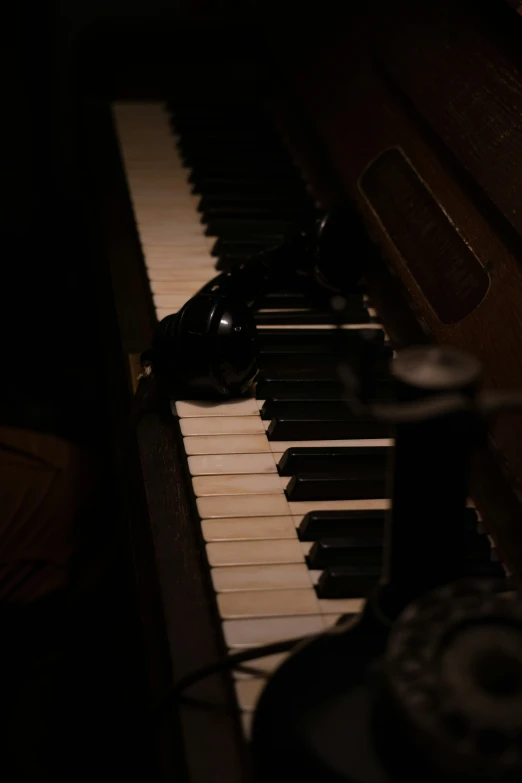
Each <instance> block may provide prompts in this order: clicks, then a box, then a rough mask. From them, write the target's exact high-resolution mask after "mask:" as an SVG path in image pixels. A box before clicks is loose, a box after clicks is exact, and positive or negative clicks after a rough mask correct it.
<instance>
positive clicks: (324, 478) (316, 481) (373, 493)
mask: <svg viewBox="0 0 522 783" xmlns="http://www.w3.org/2000/svg"><path fill="white" fill-rule="evenodd" d="M285 494H286V497H287V499H288V500H290V501H298V500H363V499H365V498H367V499H375V498H385V497H387V495H388V492H387V491H386V478H385V476H384V475H383V476H381V477H375V478H372V477H368V478H361V477H360V476H348V475H346V474H343V473H298V474H297V475H296V476H292V478H291V479H290V481H289V482H288V486H287V487H286V489H285Z"/></svg>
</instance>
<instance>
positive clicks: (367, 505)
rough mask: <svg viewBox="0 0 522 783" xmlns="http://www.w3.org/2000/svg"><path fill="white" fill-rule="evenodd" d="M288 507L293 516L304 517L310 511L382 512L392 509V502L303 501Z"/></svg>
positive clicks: (386, 500)
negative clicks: (300, 515)
mask: <svg viewBox="0 0 522 783" xmlns="http://www.w3.org/2000/svg"><path fill="white" fill-rule="evenodd" d="M288 505H289V506H290V511H291V513H292V514H295V515H296V516H297V515H299V514H302V515H303V516H304V515H305V514H308V512H309V511H381V510H386V509H388V508H390V500H389V499H388V498H383V499H381V500H378V499H377V500H313V501H312V500H303V501H299V502H295V503H289V504H288Z"/></svg>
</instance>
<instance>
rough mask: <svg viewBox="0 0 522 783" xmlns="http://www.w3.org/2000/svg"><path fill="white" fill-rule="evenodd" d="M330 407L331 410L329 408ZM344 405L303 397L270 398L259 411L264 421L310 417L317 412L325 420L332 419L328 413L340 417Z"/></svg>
mask: <svg viewBox="0 0 522 783" xmlns="http://www.w3.org/2000/svg"><path fill="white" fill-rule="evenodd" d="M330 405H331V406H332V407H331V408H330V407H329V406H330ZM346 407H347V406H346V403H345V402H343V401H342V400H324V399H318V400H314V399H309V398H306V397H305V396H303V397H298V398H296V399H289V398H288V397H270V398H269V399H267V400H265V402H264V403H263V407H262V408H261V410H260V411H259V413H260V416H261V418H262V419H263V420H264V421H270V420H271V419H275V418H277V416H292V415H299V416H302V415H303V414H305V415H310V413H312V412H314V411H315V412H317V414H318V415H321V414H322V413H324V414H325V415H326V418H332V417H331V415H329V414H330V413H332V414H333V415H335V416H340V417H342V416H343V415H344V413H345V411H346Z"/></svg>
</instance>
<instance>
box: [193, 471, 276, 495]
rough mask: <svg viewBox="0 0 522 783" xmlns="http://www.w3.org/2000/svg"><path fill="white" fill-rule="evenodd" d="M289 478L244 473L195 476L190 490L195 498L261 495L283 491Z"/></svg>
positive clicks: (269, 474)
mask: <svg viewBox="0 0 522 783" xmlns="http://www.w3.org/2000/svg"><path fill="white" fill-rule="evenodd" d="M289 481H290V478H289V477H285V478H282V477H281V476H278V475H277V473H260V474H256V473H253V474H252V473H245V474H243V475H238V476H195V477H194V478H193V479H192V488H193V489H194V494H195V495H196V497H210V496H215V495H262V494H267V495H269V494H273V493H275V492H281V491H282V490H284V488H285V487H286V485H287V484H288V482H289Z"/></svg>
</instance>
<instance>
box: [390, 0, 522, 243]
mask: <svg viewBox="0 0 522 783" xmlns="http://www.w3.org/2000/svg"><path fill="white" fill-rule="evenodd" d="M489 6H490V7H489V8H488V7H487V4H486V3H480V2H479V3H477V2H474V3H473V4H471V3H469V2H467V0H439V2H437V3H422V4H421V3H418V2H415V3H413V2H411V1H410V0H407V1H406V2H403V3H402V4H401V7H400V9H397V8H394V11H393V13H392V14H390V13H387V12H386V11H384V15H383V17H382V22H383V26H384V27H385V28H386V29H385V31H384V32H383V34H382V36H380V37H379V40H378V41H377V42H376V47H375V48H376V51H377V52H378V53H379V56H380V57H382V59H383V61H384V63H385V67H386V69H387V70H388V71H389V73H390V74H392V76H393V78H394V79H395V80H396V81H397V83H398V84H399V85H400V86H401V88H402V89H404V91H405V92H406V93H407V95H408V97H409V98H410V99H411V101H412V102H413V104H414V106H415V108H416V109H417V110H419V111H420V112H421V113H422V114H423V116H424V117H425V118H426V119H427V120H428V122H429V123H430V125H431V126H432V128H433V129H434V130H435V131H436V132H437V134H438V135H439V136H440V138H441V139H442V140H443V141H444V142H445V143H446V144H447V145H448V147H449V148H450V149H451V151H452V152H453V154H454V155H455V156H456V157H457V158H458V160H459V162H460V163H461V164H462V165H463V166H464V167H465V168H466V170H467V171H468V172H469V173H470V174H471V175H472V176H473V178H474V179H475V180H476V182H477V183H478V184H479V185H480V187H481V188H483V190H484V192H485V193H486V195H487V196H488V197H489V198H490V199H491V200H492V201H493V202H494V203H495V205H496V206H497V207H498V208H499V209H500V210H501V211H502V213H503V215H504V216H505V217H506V218H507V220H509V222H510V223H511V224H512V226H513V227H514V228H515V229H516V230H517V231H518V232H521V231H522V210H521V209H520V208H519V207H520V204H521V203H522V70H521V69H520V66H521V63H520V62H519V54H520V52H518V53H517V54H518V56H517V54H511V52H510V47H509V38H510V33H511V31H510V28H511V26H512V23H513V18H512V17H511V15H510V14H509V12H508V9H504V8H500V7H494V6H493V4H491V3H490V4H489ZM504 10H505V11H506V13H505V14H503V13H500V12H504ZM388 24H389V25H390V27H388ZM515 24H516V20H515ZM518 33H519V39H518V48H520V40H521V38H520V36H522V26H521V29H519V30H518Z"/></svg>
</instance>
